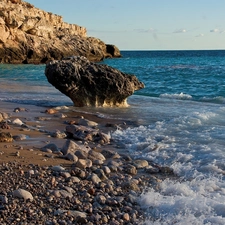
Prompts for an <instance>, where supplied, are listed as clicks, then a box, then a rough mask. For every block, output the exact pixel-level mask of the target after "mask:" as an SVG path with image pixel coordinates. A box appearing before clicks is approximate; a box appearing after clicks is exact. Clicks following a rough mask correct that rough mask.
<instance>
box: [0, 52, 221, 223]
mask: <svg viewBox="0 0 225 225" xmlns="http://www.w3.org/2000/svg"><path fill="white" fill-rule="evenodd" d="M122 55H123V58H119V59H107V60H105V61H104V62H103V63H106V64H108V65H111V66H113V67H116V68H118V69H120V70H122V71H123V72H127V73H131V74H135V75H136V76H137V77H138V78H139V79H140V80H141V81H143V82H144V83H145V86H146V87H145V88H144V89H142V90H140V91H138V92H136V93H135V94H134V95H133V96H131V97H129V98H128V103H129V105H130V107H128V108H87V107H84V108H82V109H78V108H77V109H76V108H75V110H79V111H85V112H86V111H87V112H92V113H98V114H99V115H101V116H102V117H111V118H121V119H123V118H124V119H126V120H132V121H135V122H136V124H137V126H136V127H134V128H128V129H126V130H117V131H116V132H114V133H113V134H112V136H113V138H114V139H115V140H117V141H120V142H121V143H123V146H124V148H126V149H127V150H128V151H129V153H130V154H131V155H133V156H134V157H136V158H140V157H142V158H145V159H149V160H152V161H154V162H155V163H158V164H160V165H164V166H169V167H171V168H173V170H174V172H175V174H176V175H178V176H179V177H180V180H179V181H177V180H175V181H174V180H170V179H166V180H165V181H162V182H161V184H160V187H159V189H158V190H153V189H152V190H149V191H148V192H147V193H144V194H143V195H142V196H141V198H140V203H141V205H142V207H143V210H145V211H146V213H147V214H148V215H149V219H148V220H147V221H146V223H147V224H154V225H156V224H157V225H159V224H160V225H161V224H166V225H168V224H171V225H172V224H173V225H174V224H179V225H187V224H194V225H195V224H196V225H201V224H207V225H209V224H210V225H211V224H221V225H223V224H225V118H224V115H225V51H124V52H122ZM44 69H45V66H44V65H0V100H3V101H11V102H18V103H27V104H34V105H41V106H58V105H72V102H71V100H70V99H69V98H68V97H66V96H64V95H63V94H61V93H60V92H59V91H58V90H56V89H55V88H54V87H52V86H51V85H50V84H48V82H47V80H46V78H45V75H44Z"/></svg>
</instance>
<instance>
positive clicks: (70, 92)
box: [45, 56, 144, 107]
mask: <svg viewBox="0 0 225 225" xmlns="http://www.w3.org/2000/svg"><path fill="white" fill-rule="evenodd" d="M45 75H46V77H47V79H48V81H49V83H51V84H52V85H53V86H55V88H57V89H58V90H59V91H61V92H62V93H63V94H65V95H67V96H68V97H69V98H70V99H71V100H72V101H73V103H74V105H75V106H78V107H82V106H126V105H127V101H126V100H127V97H128V96H130V95H132V94H133V93H134V91H136V90H139V89H141V88H144V84H143V83H142V82H140V81H139V80H138V79H137V77H136V76H134V75H129V74H125V73H123V72H120V71H119V70H117V69H114V68H112V67H110V66H107V65H104V64H99V63H93V62H90V61H89V60H88V59H87V58H85V57H82V56H81V57H80V56H76V57H70V58H67V59H63V60H61V61H56V60H55V61H51V62H49V63H47V65H46V70H45Z"/></svg>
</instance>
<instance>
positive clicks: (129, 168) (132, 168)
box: [125, 164, 137, 175]
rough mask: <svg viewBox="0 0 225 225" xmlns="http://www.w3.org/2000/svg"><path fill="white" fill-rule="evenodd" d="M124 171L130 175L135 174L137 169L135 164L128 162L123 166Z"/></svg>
mask: <svg viewBox="0 0 225 225" xmlns="http://www.w3.org/2000/svg"><path fill="white" fill-rule="evenodd" d="M125 171H126V172H127V173H129V174H131V175H135V174H137V169H136V167H135V166H133V165H131V164H128V165H127V166H126V168H125Z"/></svg>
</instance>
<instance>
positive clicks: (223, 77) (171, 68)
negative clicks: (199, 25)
mask: <svg viewBox="0 0 225 225" xmlns="http://www.w3.org/2000/svg"><path fill="white" fill-rule="evenodd" d="M122 55H123V58H120V59H114V60H106V61H105V63H106V64H108V65H111V66H113V67H116V68H118V69H120V70H122V71H124V72H127V73H133V74H135V75H136V76H137V77H138V78H139V79H140V80H141V81H143V82H144V83H145V85H146V88H145V89H143V90H140V91H139V92H138V93H137V94H138V95H144V96H152V97H168V98H169V97H171V98H173V97H174V98H176V97H177V98H183V99H192V100H196V101H212V102H219V103H224V97H225V72H224V71H225V51H128V52H126V51H125V52H122ZM182 94H183V95H182Z"/></svg>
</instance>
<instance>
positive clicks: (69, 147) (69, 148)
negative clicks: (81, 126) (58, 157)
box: [61, 139, 80, 155]
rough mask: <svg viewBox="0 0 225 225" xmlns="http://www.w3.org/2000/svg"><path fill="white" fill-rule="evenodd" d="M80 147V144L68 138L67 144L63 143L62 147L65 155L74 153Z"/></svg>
mask: <svg viewBox="0 0 225 225" xmlns="http://www.w3.org/2000/svg"><path fill="white" fill-rule="evenodd" d="M79 149H80V146H79V145H78V144H76V143H75V142H74V141H71V140H69V139H68V140H67V141H66V142H65V144H64V145H63V147H62V149H61V152H62V153H63V155H66V154H68V153H69V152H70V153H74V152H76V151H77V150H79Z"/></svg>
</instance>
